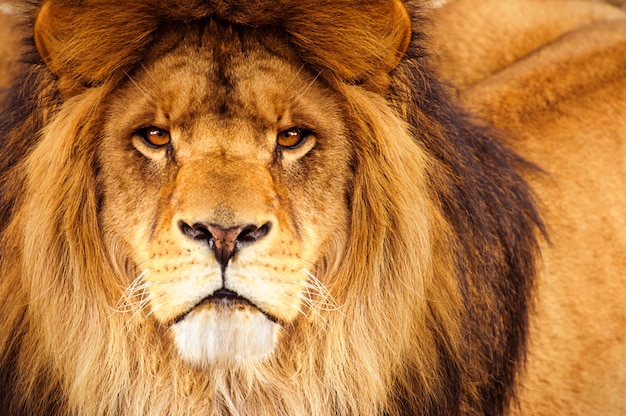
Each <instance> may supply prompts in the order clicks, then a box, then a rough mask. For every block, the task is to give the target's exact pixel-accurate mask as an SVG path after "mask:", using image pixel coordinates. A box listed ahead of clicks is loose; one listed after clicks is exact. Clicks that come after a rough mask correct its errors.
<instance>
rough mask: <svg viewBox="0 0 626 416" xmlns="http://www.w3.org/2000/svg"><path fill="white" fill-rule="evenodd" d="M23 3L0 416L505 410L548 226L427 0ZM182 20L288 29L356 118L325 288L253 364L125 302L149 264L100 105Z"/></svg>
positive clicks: (1, 261) (309, 65)
mask: <svg viewBox="0 0 626 416" xmlns="http://www.w3.org/2000/svg"><path fill="white" fill-rule="evenodd" d="M27 15H28V16H29V19H27V21H26V22H25V23H24V24H25V26H29V27H30V25H32V27H33V28H34V30H33V33H34V36H33V38H32V39H27V40H26V41H25V43H26V46H25V48H26V49H28V51H27V52H26V54H25V57H26V61H27V62H26V63H25V64H24V65H23V68H21V69H20V73H19V74H18V77H17V80H16V81H14V82H13V85H14V86H13V87H12V88H11V89H10V90H9V91H8V92H7V93H6V94H4V95H3V96H2V109H3V110H2V111H3V112H2V117H1V124H0V139H1V141H0V253H1V256H0V315H1V316H2V319H0V409H2V410H3V413H4V414H85V415H86V414H134V415H145V414H172V415H185V414H202V413H208V414H216V415H217V414H232V415H239V414H240V415H250V414H258V415H262V414H265V415H304V414H309V415H356V414H362V415H377V414H380V415H400V414H417V413H419V414H423V415H451V414H467V415H492V414H503V413H505V412H506V411H507V409H508V408H509V406H511V404H512V403H513V402H514V401H515V397H516V386H517V381H518V375H519V373H520V372H521V371H522V368H523V363H524V358H525V354H526V345H527V338H528V328H529V314H530V312H529V310H530V308H531V298H532V293H533V286H534V280H535V275H536V263H537V259H538V246H539V240H540V238H541V235H542V234H543V225H542V220H541V218H540V216H539V214H538V210H537V209H536V206H535V203H534V201H533V197H532V193H531V190H530V188H529V186H528V184H527V183H526V181H525V180H524V179H523V178H522V175H523V174H525V173H528V174H539V173H538V170H537V169H536V167H534V166H533V165H531V164H529V163H527V162H525V161H524V160H523V159H522V158H521V157H519V156H517V155H516V153H514V152H512V151H510V150H508V148H507V147H506V146H505V145H504V144H503V143H504V141H503V140H502V136H503V133H501V132H499V131H498V130H496V129H495V128H492V127H489V126H487V125H486V124H485V123H483V122H479V121H477V120H476V119H474V118H473V117H472V116H470V115H468V114H467V113H466V112H465V111H464V110H462V109H461V108H460V107H459V106H458V105H457V104H455V101H454V100H453V99H452V98H451V95H450V92H449V90H448V88H447V87H446V86H445V85H444V84H442V83H441V82H440V81H438V79H437V77H436V75H435V71H434V70H433V68H432V66H431V63H430V61H429V60H428V59H426V56H427V55H428V54H427V51H426V50H425V48H426V47H427V42H426V37H425V34H424V33H422V30H423V28H424V27H426V26H425V23H424V16H423V10H422V9H421V7H420V6H419V5H418V4H415V3H413V2H411V3H408V4H403V3H401V2H399V1H396V0H372V1H366V2H363V1H357V0H333V1H326V0H315V1H292V0H280V1H269V0H261V1H252V0H250V1H248V0H221V1H220V0H184V1H171V0H166V1H159V2H148V1H145V0H124V1H121V0H113V1H110V0H107V1H104V0H85V1H80V2H78V1H70V0H46V1H44V2H43V3H41V4H39V5H36V7H34V8H33V10H30V11H29V12H28V13H27ZM191 26H193V27H199V26H206V27H209V26H210V27H212V28H215V27H217V28H218V29H215V30H221V29H219V28H225V27H227V28H229V29H224V30H232V31H237V30H240V31H241V33H244V32H245V33H252V34H253V35H254V36H257V37H259V38H263V39H265V38H264V37H267V38H268V39H272V42H275V43H276V44H277V45H282V46H280V47H278V46H276V48H275V49H274V51H275V53H276V54H277V55H281V56H283V55H287V56H291V58H289V59H292V60H294V61H297V62H298V65H301V68H302V71H306V72H308V73H311V74H314V75H315V77H314V81H315V83H316V85H317V84H319V85H323V88H326V89H328V90H330V91H332V94H333V96H334V97H339V100H338V101H339V103H338V104H337V105H338V106H339V108H340V109H339V110H337V113H340V114H342V116H341V117H342V120H343V122H344V123H345V125H346V126H348V127H347V128H346V131H347V133H346V134H345V135H346V140H347V142H348V143H349V147H350V149H349V152H350V155H351V156H350V158H349V160H348V161H347V163H346V164H347V165H348V168H346V169H344V168H343V167H342V168H341V169H342V170H341V172H340V173H339V174H338V175H337V176H341V175H344V176H345V177H343V178H337V179H336V180H337V181H341V180H343V181H344V182H341V183H345V189H343V190H342V192H343V193H345V195H344V194H343V193H342V194H341V195H335V196H336V197H337V198H339V197H341V201H343V204H344V208H343V209H345V210H346V212H347V218H346V220H345V221H343V222H338V223H337V224H339V225H338V226H337V228H338V230H337V232H338V235H345V238H344V240H345V241H344V242H341V241H343V240H341V237H338V239H339V240H338V241H340V242H338V243H336V244H335V245H333V244H331V243H329V244H328V245H326V246H323V247H320V248H319V257H318V259H317V264H315V265H314V267H315V270H314V273H315V276H316V280H317V281H319V282H318V283H319V286H321V288H318V291H317V293H316V295H315V296H317V297H318V298H319V299H315V301H310V302H309V304H308V309H306V308H305V310H304V312H303V313H302V314H301V315H300V316H299V318H295V319H293V320H291V321H289V322H281V321H280V320H278V323H279V324H281V325H282V326H283V327H282V328H281V331H282V332H281V333H280V334H281V335H280V337H279V338H278V341H276V342H277V343H278V345H277V346H276V348H275V351H273V353H272V354H271V356H270V357H265V358H263V359H260V360H258V361H254V362H250V363H246V364H243V365H234V364H233V365H211V364H201V365H188V363H186V362H185V360H183V359H181V358H180V357H179V356H178V353H177V350H176V348H175V347H174V346H173V345H172V342H171V340H170V337H169V333H168V332H167V329H166V328H165V325H164V324H163V322H160V321H157V319H155V317H154V315H153V313H152V312H151V311H150V310H149V308H143V307H142V308H139V309H137V308H133V307H128V308H125V307H124V302H123V300H124V299H125V297H126V298H127V297H128V294H129V288H131V292H132V290H134V289H133V288H132V285H134V284H136V282H137V280H136V278H137V274H138V270H140V269H139V268H140V266H141V265H140V264H136V263H137V262H136V261H134V260H133V257H132V256H131V255H130V251H131V249H130V248H129V245H128V244H126V243H124V242H123V241H120V239H118V238H116V235H118V234H115V233H113V232H112V231H111V227H114V226H115V225H114V224H113V223H112V222H111V221H109V220H104V219H103V216H102V215H103V214H102V212H103V206H105V205H106V207H107V210H109V211H107V212H110V211H111V210H113V211H112V212H114V214H115V215H116V216H117V218H123V217H124V216H126V215H127V213H125V212H124V210H123V208H122V207H116V206H114V207H113V208H111V207H110V206H108V205H107V203H106V201H107V200H108V199H107V198H111V195H110V192H114V191H111V190H109V191H108V192H107V190H106V181H105V180H104V179H102V178H103V177H104V176H105V175H106V173H107V172H106V171H107V169H112V167H111V166H110V165H105V164H103V163H102V162H101V159H102V151H101V150H98V149H99V148H100V147H99V146H100V145H101V142H102V137H103V134H105V133H103V125H104V121H103V120H104V119H105V118H106V117H107V116H108V114H109V113H107V111H105V109H106V108H108V107H107V105H108V103H109V102H110V100H111V97H112V96H113V95H114V94H115V92H116V91H117V90H118V88H119V86H120V85H122V84H123V83H125V82H127V81H128V79H129V78H131V77H132V76H133V74H135V73H137V71H141V70H142V68H143V67H144V64H145V63H146V61H147V60H148V58H149V57H153V56H155V55H159V54H160V55H167V54H168V53H170V50H172V49H173V48H174V47H175V45H177V44H178V43H179V42H182V41H181V40H180V39H182V38H179V37H177V36H179V34H180V33H181V32H184V31H186V30H187V28H188V27H191ZM242 36H243V35H242ZM276 38H279V40H275V39H276ZM268 42H269V41H268ZM280 42H283V43H280ZM218 48H219V47H218ZM281 48H282V49H281ZM295 56H297V58H294V57H295ZM189 59H190V62H188V64H189V65H192V64H193V59H194V57H193V56H192V57H190V58H189ZM290 62H291V61H290ZM311 157H313V156H311ZM302 163H303V164H304V162H302ZM331 166H333V165H331ZM113 168H115V169H117V170H119V171H120V172H122V171H123V169H124V167H122V166H114V167H113ZM319 170H323V168H322V167H320V168H319ZM197 173H199V172H197ZM120 174H121V173H120ZM310 186H312V187H313V188H311V189H312V192H322V190H323V188H324V187H325V186H326V185H324V184H323V183H316V184H313V185H310ZM307 189H308V188H307ZM330 189H332V191H329V192H333V193H335V194H338V193H339V191H338V190H337V189H338V188H337V187H336V186H335V187H331V188H330ZM285 198H287V199H288V198H289V196H286V197H285ZM296 202H297V201H296ZM305 231H306V230H305ZM302 232H304V231H302ZM135 289H136V288H135ZM131 296H133V295H132V294H131ZM126 300H128V299H126ZM140 302H141V301H140ZM131 306H132V302H131ZM143 306H145V305H143ZM157 312H159V311H157ZM277 325H278V324H277Z"/></svg>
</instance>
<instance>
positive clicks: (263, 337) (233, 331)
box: [172, 303, 280, 367]
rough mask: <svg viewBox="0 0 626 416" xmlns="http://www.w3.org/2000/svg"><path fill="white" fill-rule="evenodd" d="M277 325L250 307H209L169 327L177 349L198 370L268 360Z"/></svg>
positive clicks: (212, 305)
mask: <svg viewBox="0 0 626 416" xmlns="http://www.w3.org/2000/svg"><path fill="white" fill-rule="evenodd" d="M279 329H280V325H279V324H277V323H276V322H274V321H272V320H271V319H269V318H268V317H267V316H266V315H265V314H263V313H262V312H261V311H259V310H258V309H256V308H255V307H253V306H249V305H241V304H237V305H229V306H227V305H223V304H216V303H209V304H204V305H201V306H199V307H197V308H195V309H194V310H192V311H191V312H189V313H188V314H187V315H186V316H185V317H184V318H183V319H182V320H180V321H178V322H177V323H175V324H174V325H173V326H172V331H173V334H174V339H175V343H176V347H177V349H178V352H179V354H180V356H181V357H182V358H183V360H184V361H186V362H187V363H188V364H190V365H193V366H198V367H209V366H215V365H218V366H220V365H226V366H241V365H246V364H251V363H254V362H258V361H261V360H264V359H266V358H268V357H269V356H271V354H272V352H273V351H274V347H275V345H276V342H277V339H278V332H279Z"/></svg>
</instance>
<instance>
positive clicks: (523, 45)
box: [432, 0, 626, 415]
mask: <svg viewBox="0 0 626 416" xmlns="http://www.w3.org/2000/svg"><path fill="white" fill-rule="evenodd" d="M433 21H434V23H435V26H434V31H433V32H432V39H433V41H434V43H435V44H436V51H437V52H439V58H440V62H439V64H440V65H441V68H442V73H443V74H445V75H446V77H447V78H448V79H449V80H450V81H452V82H454V84H455V86H456V87H457V88H458V89H459V94H460V96H461V98H462V100H463V101H464V103H465V104H466V106H467V107H468V108H471V109H472V110H474V111H477V112H478V113H480V114H482V115H484V116H485V117H487V118H488V119H490V120H492V121H493V122H494V123H495V124H496V125H498V126H499V127H502V128H505V129H507V130H510V131H513V132H517V133H516V134H517V135H518V136H519V138H518V139H517V140H515V141H512V142H511V145H512V146H513V147H514V148H515V149H517V150H518V151H519V152H520V153H521V154H522V155H523V156H524V157H525V158H527V159H528V160H530V161H532V162H533V163H536V164H538V165H539V166H540V167H541V168H542V169H543V170H545V172H546V175H534V176H530V177H528V180H529V181H530V182H531V183H532V184H533V187H534V189H535V192H536V193H537V195H538V199H539V201H540V204H541V206H542V209H543V212H544V216H545V219H546V222H547V224H548V233H549V236H550V243H549V244H545V245H544V247H543V249H542V258H543V267H542V271H541V274H540V279H539V282H538V285H539V286H538V297H537V305H536V314H535V317H534V319H533V321H532V326H531V344H530V345H531V348H530V355H529V362H528V369H527V373H526V375H525V376H524V378H523V379H522V381H521V384H522V386H523V390H522V391H523V394H522V401H521V402H522V408H521V411H520V412H519V413H520V414H532V415H556V414H559V415H560V414H562V415H565V414H567V415H591V414H594V415H622V414H624V413H625V412H626V394H625V392H626V366H624V364H623V363H624V361H625V359H626V303H625V302H624V299H626V273H625V272H624V270H626V215H625V213H626V202H625V201H626V199H625V198H624V195H625V191H626V182H625V180H624V178H625V174H626V164H625V161H626V158H625V155H626V134H625V133H624V132H625V131H626V107H625V106H624V103H625V102H626V67H625V66H624V63H625V62H626V14H624V13H623V12H620V11H619V10H617V9H614V8H611V7H609V6H603V5H601V4H595V3H594V4H587V3H585V2H574V1H572V2H560V1H552V2H536V1H532V0H528V1H508V2H501V1H483V2H471V1H459V2H455V3H454V4H452V5H450V6H448V7H446V8H443V9H441V10H439V11H437V12H436V15H434V16H433ZM520 27H521V28H522V30H520Z"/></svg>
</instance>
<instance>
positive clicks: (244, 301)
mask: <svg viewBox="0 0 626 416" xmlns="http://www.w3.org/2000/svg"><path fill="white" fill-rule="evenodd" d="M211 304H212V305H215V306H218V307H222V308H234V307H237V306H246V307H249V308H252V309H256V310H257V311H259V312H261V313H262V314H263V315H265V317H266V318H267V319H269V320H270V321H272V322H274V323H278V319H277V318H275V317H274V316H272V315H270V314H268V313H267V312H265V311H264V310H263V309H261V308H259V307H258V306H257V305H255V304H254V303H253V302H251V301H250V300H249V299H248V298H245V297H243V296H241V295H239V294H237V293H235V292H233V291H232V290H228V289H224V288H222V289H219V290H216V291H215V292H213V293H212V294H210V295H209V296H207V297H205V298H203V299H202V300H200V302H198V303H197V304H195V305H194V306H193V307H192V308H190V309H189V310H188V311H186V312H185V313H183V314H181V315H180V316H179V317H177V318H176V319H174V324H177V323H178V322H180V321H182V320H183V319H185V317H186V316H187V315H189V313H191V312H192V311H194V310H196V309H197V308H200V307H202V306H203V305H211Z"/></svg>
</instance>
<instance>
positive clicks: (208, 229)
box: [179, 221, 271, 268]
mask: <svg viewBox="0 0 626 416" xmlns="http://www.w3.org/2000/svg"><path fill="white" fill-rule="evenodd" d="M179 227H180V230H181V231H182V233H183V234H184V235H186V236H187V237H189V238H191V239H192V240H198V241H206V242H207V243H208V245H209V248H211V249H212V250H213V251H214V252H215V258H216V259H217V261H218V262H219V263H220V264H221V265H222V268H225V267H226V266H227V265H228V262H229V261H230V259H231V258H232V257H233V256H234V255H235V253H236V252H237V251H238V250H239V249H240V248H241V246H243V245H245V244H252V243H255V242H256V241H259V240H260V239H262V238H263V237H265V236H266V235H267V233H268V232H269V231H270V228H271V224H270V223H269V222H266V223H265V224H263V225H261V226H260V227H258V226H256V225H254V224H247V225H242V226H235V227H228V228H225V227H222V226H220V225H218V224H209V223H204V222H196V223H194V224H193V225H189V224H187V223H186V222H184V221H181V222H180V223H179Z"/></svg>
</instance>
